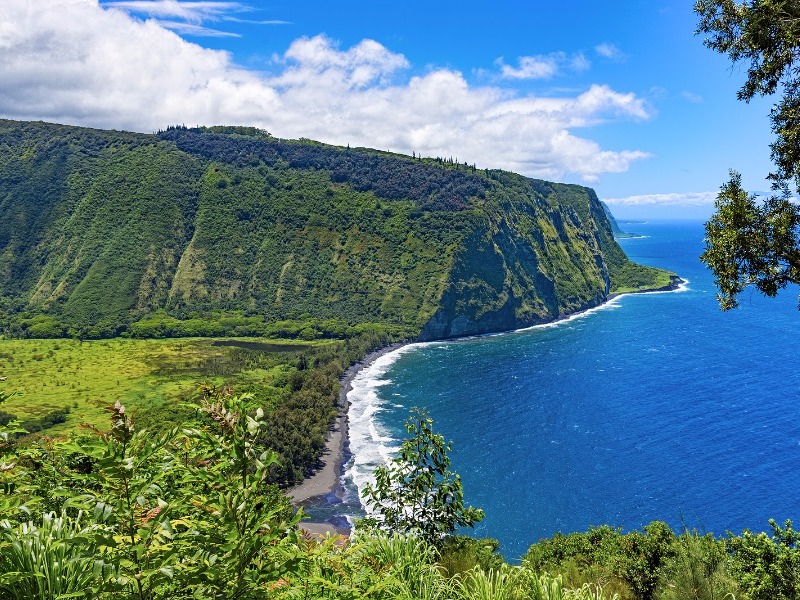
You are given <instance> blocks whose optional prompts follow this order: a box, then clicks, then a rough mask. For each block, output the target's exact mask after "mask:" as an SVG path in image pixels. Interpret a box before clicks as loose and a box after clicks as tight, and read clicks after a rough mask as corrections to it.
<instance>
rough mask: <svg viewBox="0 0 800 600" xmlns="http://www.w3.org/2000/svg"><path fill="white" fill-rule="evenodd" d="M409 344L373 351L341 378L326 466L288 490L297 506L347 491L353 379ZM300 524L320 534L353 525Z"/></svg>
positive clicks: (325, 452) (342, 530)
mask: <svg viewBox="0 0 800 600" xmlns="http://www.w3.org/2000/svg"><path fill="white" fill-rule="evenodd" d="M405 345H406V343H403V342H398V343H395V344H390V345H388V346H384V347H383V348H380V349H379V350H375V351H373V352H370V353H369V354H367V355H366V356H365V357H364V358H362V359H361V360H360V361H358V362H356V363H354V364H352V365H350V367H349V368H348V369H347V370H346V371H345V372H344V374H343V375H342V377H341V379H340V381H341V389H340V391H339V415H338V416H337V417H336V419H335V420H334V422H333V425H332V426H331V429H330V432H329V433H328V439H327V441H326V443H325V449H324V450H323V451H322V456H321V462H322V467H321V468H320V469H319V470H318V471H317V472H316V473H314V474H313V475H311V476H310V477H307V478H306V479H304V480H303V482H302V483H300V484H299V485H297V486H295V487H293V488H292V489H291V490H289V491H288V493H287V495H288V496H289V499H290V500H291V501H292V503H293V504H294V505H295V506H303V505H304V504H306V503H310V502H314V501H320V500H323V499H325V500H330V501H335V499H336V498H338V499H341V497H342V495H343V494H344V488H343V486H342V473H343V470H344V465H345V463H346V462H347V460H348V459H349V457H350V448H349V444H348V438H347V431H348V422H347V412H348V409H349V407H350V405H349V401H348V399H347V395H348V394H349V393H350V391H351V390H352V389H353V387H352V383H353V379H354V378H355V376H356V375H358V373H359V372H360V371H361V370H362V369H365V368H367V367H369V366H370V365H371V364H372V363H374V362H375V361H376V360H377V359H379V358H380V357H381V356H383V355H385V354H388V353H390V352H394V351H395V350H397V349H398V348H401V347H403V346H405ZM300 527H301V528H302V529H304V530H305V531H306V532H308V533H310V534H312V535H320V536H324V535H326V534H331V535H333V534H345V535H346V534H348V533H349V528H347V527H344V526H342V525H340V524H335V525H334V524H333V523H324V522H323V523H321V522H314V521H303V522H302V523H301V525H300Z"/></svg>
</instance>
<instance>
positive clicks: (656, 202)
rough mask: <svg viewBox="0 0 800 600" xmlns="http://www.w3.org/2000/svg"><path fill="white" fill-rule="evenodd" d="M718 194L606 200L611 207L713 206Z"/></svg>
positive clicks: (700, 193)
mask: <svg viewBox="0 0 800 600" xmlns="http://www.w3.org/2000/svg"><path fill="white" fill-rule="evenodd" d="M717 194H718V192H686V193H682V194H681V193H672V194H645V195H642V196H626V197H624V198H604V199H603V202H605V203H606V204H608V205H609V206H615V205H616V206H713V204H714V200H716V199H717Z"/></svg>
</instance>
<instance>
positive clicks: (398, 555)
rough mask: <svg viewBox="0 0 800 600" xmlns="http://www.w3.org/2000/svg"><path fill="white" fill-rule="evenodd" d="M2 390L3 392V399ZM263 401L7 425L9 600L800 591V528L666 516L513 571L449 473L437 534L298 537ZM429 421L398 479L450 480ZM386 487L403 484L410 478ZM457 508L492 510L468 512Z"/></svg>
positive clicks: (563, 542) (535, 551) (548, 545)
mask: <svg viewBox="0 0 800 600" xmlns="http://www.w3.org/2000/svg"><path fill="white" fill-rule="evenodd" d="M7 399H8V394H6V393H2V392H0V403H2V402H4V401H6V400H7ZM251 400H252V399H251V398H249V397H248V396H247V395H244V396H234V395H232V394H231V393H230V392H228V391H224V390H209V391H208V392H207V393H205V394H204V395H203V397H202V398H201V399H200V401H199V403H198V404H196V405H195V407H194V417H193V418H192V419H190V420H188V421H187V422H185V423H184V424H183V426H182V427H180V428H176V429H172V430H169V431H162V432H161V433H154V432H151V431H147V430H145V429H142V428H140V427H139V426H138V424H136V423H135V422H134V421H133V420H131V419H130V417H129V416H128V414H127V411H126V410H125V407H124V406H122V405H121V404H119V403H117V404H116V405H115V406H114V407H113V408H112V409H111V411H110V415H111V427H110V429H105V428H104V429H103V430H95V431H94V432H93V433H92V434H89V435H86V434H84V435H77V436H73V437H72V438H71V439H69V440H62V441H52V440H42V441H40V442H38V443H35V444H31V445H28V446H25V447H16V446H15V442H14V437H13V433H14V432H15V431H16V430H17V424H16V423H15V422H13V421H12V422H10V423H8V424H7V425H5V426H2V427H0V597H2V598H9V599H11V598H24V599H26V600H29V599H31V598H43V599H44V598H59V597H61V598H67V597H70V598H136V599H139V600H142V599H145V598H147V599H161V598H353V599H355V598H373V599H393V598H398V599H404V600H411V599H415V600H424V599H453V600H461V599H464V600H466V599H481V598H485V599H497V600H502V599H519V600H566V599H568V598H572V599H577V600H604V599H606V598H607V599H611V598H617V599H619V600H626V599H635V600H651V599H655V600H678V599H681V600H685V599H701V598H702V599H708V600H712V599H729V600H730V599H734V598H735V599H740V600H742V599H744V600H767V599H770V600H789V599H793V598H797V597H798V594H800V579H799V578H798V577H797V574H798V568H800V549H798V547H797V543H798V536H797V534H796V533H795V532H794V531H793V529H792V527H791V523H789V522H787V524H786V526H785V527H783V528H781V527H779V526H777V525H776V524H774V523H772V524H771V525H772V528H773V533H772V535H771V536H769V535H767V534H765V533H760V534H751V533H749V532H744V533H743V534H742V535H741V536H736V535H732V534H728V535H727V536H726V537H725V538H721V539H720V538H715V537H713V536H711V535H704V536H701V535H698V534H697V533H695V532H688V531H686V532H684V533H681V534H680V535H676V534H675V533H674V532H673V531H671V530H670V529H669V527H667V525H665V524H664V523H660V522H654V523H651V524H650V525H648V526H647V527H645V529H644V531H633V532H629V533H623V532H621V531H620V530H618V529H614V528H611V527H601V528H598V529H592V530H590V531H588V532H586V533H573V534H569V535H566V536H565V535H560V534H559V535H557V536H555V537H553V538H552V539H550V540H542V541H540V542H538V543H536V544H534V545H532V546H531V548H530V550H529V551H528V553H527V554H526V556H525V557H523V560H522V563H521V565H519V566H510V565H508V564H506V563H505V562H504V561H503V560H502V558H501V557H500V556H499V555H498V554H497V552H496V551H497V543H496V542H495V541H493V540H488V539H486V540H477V539H473V538H470V537H467V536H464V535H454V532H453V529H452V524H453V522H452V521H451V520H450V517H449V516H448V515H449V514H450V513H449V512H448V511H445V512H437V509H438V508H440V507H441V506H442V503H443V502H447V501H448V499H447V498H446V496H444V495H437V494H436V492H437V486H438V485H441V483H437V481H436V480H430V481H429V482H428V484H429V485H432V487H429V488H427V490H425V489H422V491H423V492H425V494H426V495H427V497H428V498H431V497H434V498H435V499H434V500H432V501H431V504H429V505H428V509H429V510H428V512H427V513H426V514H427V515H428V517H427V519H426V521H430V522H431V523H432V524H434V525H435V524H436V522H437V520H439V519H441V525H442V527H440V528H439V529H438V530H437V529H436V528H433V527H432V528H425V529H419V530H418V531H413V530H406V531H398V530H395V528H394V527H395V526H394V522H393V521H391V522H390V521H383V520H380V519H379V520H378V523H377V524H376V523H374V522H373V523H369V522H365V523H363V524H362V525H359V526H357V528H356V531H355V533H354V534H353V536H352V537H351V538H350V539H349V540H348V539H342V538H337V537H333V538H326V539H323V540H319V539H314V538H313V537H310V536H307V535H305V534H303V533H301V532H300V531H298V529H297V527H296V526H297V523H298V520H299V519H301V517H302V513H297V512H294V510H293V509H292V508H291V506H290V505H289V503H288V500H287V498H286V497H285V496H284V495H283V494H282V493H281V492H280V491H279V490H278V489H277V488H275V487H274V486H272V485H270V484H269V471H270V469H271V468H272V466H273V465H275V463H276V461H277V460H278V459H277V456H276V454H275V453H274V452H272V451H271V450H264V449H263V447H262V446H261V445H260V444H259V443H258V441H257V440H258V439H259V437H260V436H261V435H263V433H265V430H266V427H267V423H266V419H265V413H264V411H262V410H261V409H255V410H253V409H252V408H249V407H250V404H251ZM419 423H420V424H421V425H420V426H419V427H416V428H412V430H413V431H414V437H412V438H410V439H409V440H408V442H407V443H406V444H404V446H407V447H408V448H409V449H412V448H415V449H416V450H415V451H414V452H409V453H407V454H406V455H404V456H402V457H401V459H400V461H401V462H402V461H405V466H404V468H401V469H399V470H397V473H404V472H405V473H408V472H409V471H414V469H415V468H416V469H418V470H420V472H422V471H424V470H425V469H426V465H428V466H429V467H430V466H432V467H433V469H434V470H435V471H437V472H440V473H444V472H445V471H446V464H445V463H446V462H447V461H446V453H442V452H441V449H442V448H441V447H440V444H439V442H440V441H441V440H440V439H438V436H436V434H434V433H433V432H432V431H431V430H430V422H429V421H428V420H426V419H425V418H424V415H423V418H422V420H421V421H419ZM432 457H434V459H433V462H430V459H431V458H432ZM440 460H441V461H443V462H442V463H441V465H439V466H437V464H436V463H437V461H440ZM397 464H398V467H399V466H400V462H398V463H397ZM440 466H441V468H439V467H440ZM444 474H445V480H448V477H447V476H446V473H444ZM450 481H452V480H450ZM424 487H425V484H423V488H424ZM457 487H459V486H457ZM458 491H459V492H460V487H459V490H458ZM391 493H403V490H402V485H401V486H400V488H397V487H394V488H392V490H391ZM431 494H433V496H431ZM368 501H369V499H368ZM454 514H458V515H462V516H465V515H468V514H472V516H479V515H477V514H475V513H474V509H471V508H465V507H463V505H462V506H460V507H459V508H457V509H456V513H454ZM381 524H383V525H388V526H389V527H381V526H380V525H381ZM383 529H390V532H389V533H387V532H385V531H383Z"/></svg>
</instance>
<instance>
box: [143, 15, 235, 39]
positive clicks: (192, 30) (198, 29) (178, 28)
mask: <svg viewBox="0 0 800 600" xmlns="http://www.w3.org/2000/svg"><path fill="white" fill-rule="evenodd" d="M158 24H159V25H161V26H162V27H166V28H167V29H170V30H172V31H175V32H177V33H180V34H183V35H199V36H203V37H241V36H240V35H239V34H238V33H232V32H230V31H222V30H220V29H212V28H210V27H203V26H202V25H195V24H194V23H186V22H185V21H168V20H163V19H162V20H160V21H159V22H158Z"/></svg>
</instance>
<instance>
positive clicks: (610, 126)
mask: <svg viewBox="0 0 800 600" xmlns="http://www.w3.org/2000/svg"><path fill="white" fill-rule="evenodd" d="M692 5H693V3H692V2H691V1H688V0H684V1H662V0H647V1H638V0H578V1H573V2H552V1H550V2H539V1H531V2H509V1H499V2H494V3H492V4H491V5H489V4H488V3H477V2H471V1H462V2H457V3H456V2H430V1H426V2H421V1H418V0H411V1H406V2H402V3H391V4H390V3H379V2H374V1H373V2H365V1H361V0H359V1H355V2H336V3H334V2H317V1H294V2H286V1H278V2H260V1H251V2H228V1H226V2H216V1H196V2H189V1H186V2H181V1H179V0H156V1H150V0H128V1H116V2H115V1H104V2H98V1H97V0H3V2H2V5H0V61H2V62H3V64H4V65H5V66H4V69H2V70H0V116H3V117H7V118H16V119H43V120H47V121H56V122H62V123H71V124H80V125H87V126H95V127H104V128H116V129H133V130H138V131H153V130H156V129H159V128H163V127H165V126H167V125H169V124H174V123H186V124H187V125H198V124H203V125H212V124H220V123H225V124H247V125H256V126H259V127H263V128H264V129H267V130H268V131H270V132H272V133H273V134H274V135H278V136H280V137H310V138H314V139H320V140H322V141H325V142H330V143H335V144H342V145H344V144H347V143H350V144H351V145H364V146H371V147H378V148H382V149H389V150H393V151H397V152H407V153H409V154H410V153H411V152H412V151H415V152H421V153H422V154H423V155H433V156H437V155H442V156H453V157H457V158H458V159H459V160H461V161H464V160H466V161H467V162H470V163H473V162H474V163H476V164H477V165H478V166H480V167H500V168H506V169H510V170H514V171H518V172H522V173H524V174H526V175H530V176H535V177H542V178H545V179H552V180H557V181H567V182H572V183H580V184H583V185H590V186H592V187H594V188H595V189H596V190H597V192H598V194H599V195H600V197H601V198H602V199H605V200H607V201H608V202H609V204H610V205H611V206H612V210H613V211H614V213H615V214H616V215H617V216H618V217H620V218H623V219H624V218H659V217H661V218H663V217H707V216H708V215H709V214H710V213H711V210H712V207H711V204H712V202H713V198H714V196H715V195H716V192H717V190H718V189H719V186H720V184H722V183H723V181H725V180H726V179H727V172H728V169H729V168H735V169H737V170H739V171H740V172H741V173H742V175H743V180H744V183H745V185H746V186H747V187H749V188H750V189H752V190H764V189H768V185H767V184H766V182H765V180H764V177H765V176H766V174H767V173H768V172H769V170H770V162H769V143H770V141H771V134H770V131H769V122H768V113H769V108H770V101H769V100H756V101H753V102H751V103H750V104H749V105H748V104H745V103H741V102H739V101H737V100H736V90H737V89H738V88H739V86H740V85H741V84H742V82H743V80H744V71H745V69H744V67H743V66H742V67H732V66H731V65H730V63H729V62H728V60H727V59H726V58H725V57H723V56H719V55H717V54H715V53H713V52H711V51H710V50H707V49H706V48H704V47H703V45H702V39H701V38H700V37H699V36H695V35H694V29H695V27H696V22H697V19H696V16H695V15H694V13H693V11H692Z"/></svg>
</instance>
